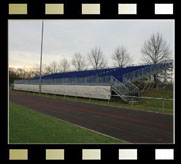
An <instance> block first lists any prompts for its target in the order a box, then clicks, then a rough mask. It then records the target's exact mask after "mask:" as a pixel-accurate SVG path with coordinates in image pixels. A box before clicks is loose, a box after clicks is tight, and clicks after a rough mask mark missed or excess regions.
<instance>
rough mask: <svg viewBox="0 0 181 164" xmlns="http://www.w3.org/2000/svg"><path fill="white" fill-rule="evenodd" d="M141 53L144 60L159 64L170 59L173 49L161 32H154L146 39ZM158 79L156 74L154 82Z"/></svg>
mask: <svg viewBox="0 0 181 164" xmlns="http://www.w3.org/2000/svg"><path fill="white" fill-rule="evenodd" d="M141 53H142V55H143V61H145V62H146V63H148V64H158V63H160V62H163V61H166V60H169V59H170V54H171V51H170V49H169V46H168V44H167V43H166V41H164V40H163V37H162V35H161V34H159V33H156V34H153V35H152V36H151V37H150V39H149V40H147V41H145V43H144V45H143V47H142V49H141ZM156 81H157V75H154V82H155V83H156Z"/></svg>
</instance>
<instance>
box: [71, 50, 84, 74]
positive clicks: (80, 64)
mask: <svg viewBox="0 0 181 164" xmlns="http://www.w3.org/2000/svg"><path fill="white" fill-rule="evenodd" d="M72 65H73V66H74V67H75V69H76V70H77V71H81V70H84V69H85V68H86V61H85V58H84V57H83V56H82V55H81V54H80V53H76V54H75V55H74V58H73V59H72Z"/></svg>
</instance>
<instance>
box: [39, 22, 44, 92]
mask: <svg viewBox="0 0 181 164" xmlns="http://www.w3.org/2000/svg"><path fill="white" fill-rule="evenodd" d="M43 30H44V21H43V20H42V31H41V53H40V79H39V94H40V93H41V81H42V80H41V79H42V78H41V70H42V53H43Z"/></svg>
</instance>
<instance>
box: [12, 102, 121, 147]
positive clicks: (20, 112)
mask: <svg viewBox="0 0 181 164" xmlns="http://www.w3.org/2000/svg"><path fill="white" fill-rule="evenodd" d="M9 143H10V144H24V143H26V144H42V143H45V144H46V143H51V144H53V143H55V144H59V143H60V144H62V143H67V144H69V143H85V144H89V143H123V142H122V141H121V140H119V139H115V138H111V137H108V136H104V135H102V134H99V133H96V132H93V131H90V130H88V129H84V128H81V127H78V126H76V125H74V124H71V123H67V122H65V121H63V120H60V119H56V118H54V117H51V116H48V115H45V114H42V113H39V112H36V111H33V110H31V109H28V108H25V107H23V106H20V105H17V104H14V103H11V102H9Z"/></svg>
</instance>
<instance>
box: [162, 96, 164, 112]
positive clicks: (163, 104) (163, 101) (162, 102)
mask: <svg viewBox="0 0 181 164" xmlns="http://www.w3.org/2000/svg"><path fill="white" fill-rule="evenodd" d="M164 111H165V109H164V98H163V99H162V112H164Z"/></svg>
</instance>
